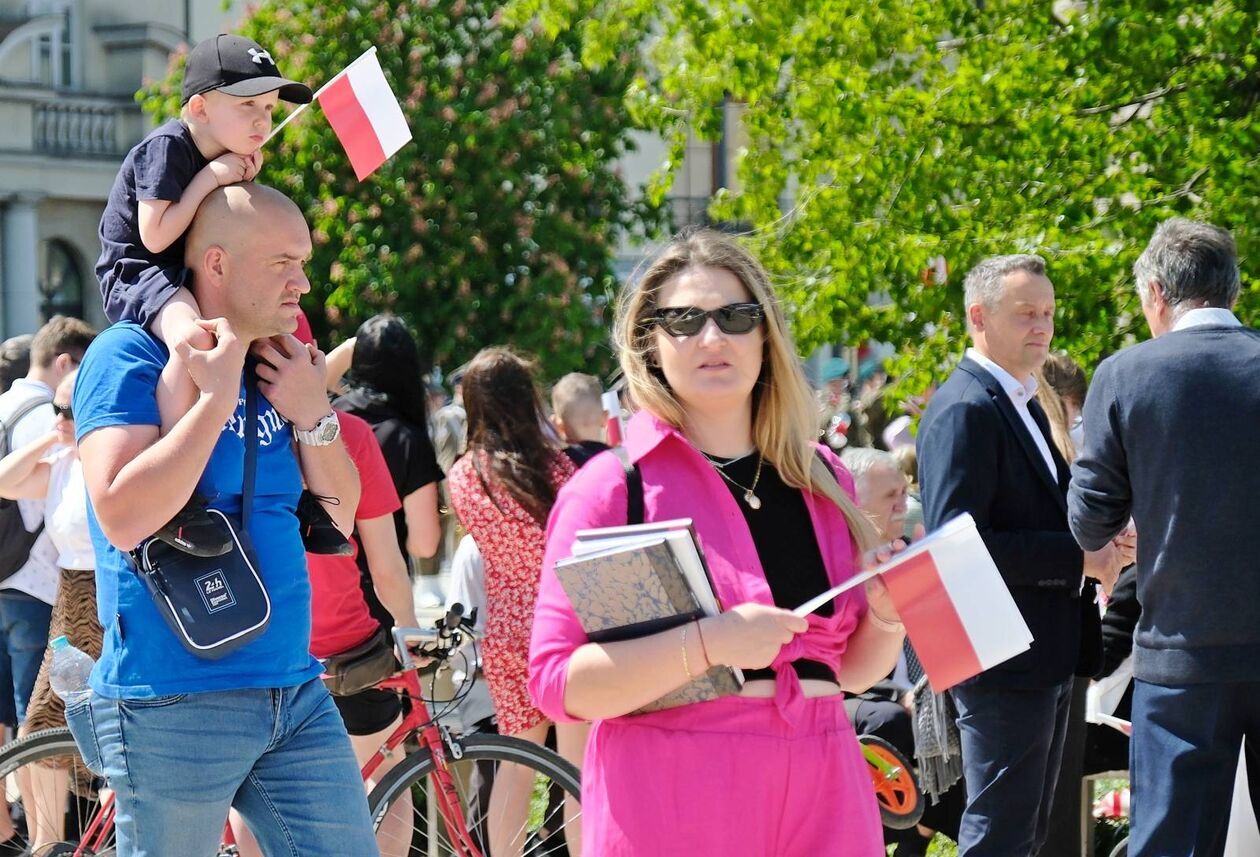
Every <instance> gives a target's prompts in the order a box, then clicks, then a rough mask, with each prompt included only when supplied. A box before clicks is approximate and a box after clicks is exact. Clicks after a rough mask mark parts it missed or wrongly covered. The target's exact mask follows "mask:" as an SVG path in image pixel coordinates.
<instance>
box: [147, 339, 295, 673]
mask: <svg viewBox="0 0 1260 857" xmlns="http://www.w3.org/2000/svg"><path fill="white" fill-rule="evenodd" d="M244 441H245V464H244V468H243V469H244V484H243V485H242V488H241V519H240V521H235V520H233V519H231V518H229V517H228V516H227V515H225V514H223V513H222V512H220V511H219V510H218V509H208V510H207V512H208V513H209V514H210V517H211V518H213V519H214V520H215V522H216V523H218V524H219V525H220V526H221V527H222V528H223V531H224V533H225V534H226V535H230V537H231V541H232V549H231V550H230V551H228V552H227V553H226V554H224V555H223V556H216V557H198V556H192V555H191V554H186V553H184V552H183V551H181V550H179V549H177V548H174V547H171V546H170V545H168V544H167V543H166V542H163V541H161V540H159V539H155V538H150V539H147V540H146V541H144V542H143V543H141V545H140V546H139V547H137V548H136V549H135V550H133V551H132V552H131V556H132V559H133V561H134V562H135V566H136V573H137V574H138V575H139V576H140V579H141V580H142V581H144V585H145V588H146V589H148V590H149V596H150V597H151V598H152V599H153V603H154V604H155V605H156V606H157V609H158V612H159V613H161V614H162V618H163V619H164V620H165V621H166V624H167V626H168V627H169V628H170V629H171V632H172V633H173V634H174V635H175V637H176V638H177V639H178V640H179V641H180V643H182V644H183V646H184V648H185V649H187V650H188V651H189V652H191V653H192V654H194V655H196V656H197V657H199V658H203V659H206V660H218V659H219V658H221V657H223V656H224V655H227V654H230V653H231V652H234V651H236V650H237V649H239V648H240V647H241V646H244V645H245V644H246V643H249V642H250V641H252V640H254V639H256V638H257V637H259V636H260V635H261V634H262V633H263V632H264V631H266V630H267V625H268V623H269V622H270V621H271V599H270V598H269V597H268V596H267V587H266V586H265V585H264V583H263V580H262V575H261V574H260V573H259V571H258V559H257V556H256V554H255V552H254V546H253V543H252V542H251V541H250V538H249V533H248V532H247V531H246V530H245V526H244V524H243V523H242V522H244V521H248V520H249V519H250V513H251V512H252V511H253V508H254V478H255V471H256V470H257V466H258V381H257V378H256V376H255V375H254V371H253V366H252V364H251V365H249V366H248V368H247V370H246V375H245V437H244Z"/></svg>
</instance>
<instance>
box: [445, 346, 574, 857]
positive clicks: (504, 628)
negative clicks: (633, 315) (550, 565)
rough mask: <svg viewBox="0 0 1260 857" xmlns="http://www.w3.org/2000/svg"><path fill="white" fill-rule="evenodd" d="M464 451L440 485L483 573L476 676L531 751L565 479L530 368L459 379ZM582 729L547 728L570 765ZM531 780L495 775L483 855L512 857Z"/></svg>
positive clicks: (492, 359)
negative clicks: (537, 641) (550, 544)
mask: <svg viewBox="0 0 1260 857" xmlns="http://www.w3.org/2000/svg"><path fill="white" fill-rule="evenodd" d="M463 386H464V407H465V409H466V410H467V412H468V451H467V452H466V453H465V454H464V457H463V458H461V459H460V460H459V461H457V462H455V464H454V466H452V467H451V472H450V473H449V474H448V476H447V483H446V484H447V490H448V491H449V492H450V496H451V505H452V506H453V507H454V510H455V514H456V515H457V516H458V517H459V520H460V523H461V524H463V526H464V528H465V529H466V530H467V531H468V532H469V534H471V535H472V537H473V541H474V542H476V544H477V547H478V548H479V549H480V550H481V554H482V556H483V557H484V559H485V565H486V615H485V617H484V622H483V625H482V627H483V628H484V637H483V639H482V643H481V658H482V669H483V672H484V674H485V677H486V682H487V684H488V685H489V687H490V696H491V698H492V699H493V701H494V707H495V713H496V715H497V718H498V726H499V732H500V734H503V735H512V736H515V737H517V738H524V739H526V740H529V741H533V742H535V743H538V744H541V743H543V741H544V740H545V739H546V736H547V731H548V729H549V728H550V727H551V726H552V723H551V721H549V720H548V719H547V718H546V716H545V715H544V714H543V713H542V712H541V711H539V710H538V709H537V708H535V707H534V705H533V703H532V702H531V701H530V698H529V690H528V686H527V685H528V679H529V672H528V659H529V640H530V632H531V630H532V628H533V622H534V602H535V600H536V599H537V597H538V579H539V575H540V573H541V569H542V559H543V543H544V531H545V528H546V525H547V515H548V514H549V513H550V511H551V506H552V504H553V503H554V502H555V499H556V493H557V492H558V491H559V490H560V486H561V485H563V484H564V483H565V482H567V481H568V479H569V477H570V476H572V475H573V471H574V466H573V464H572V463H571V462H570V460H569V458H568V457H567V456H566V455H565V454H564V453H563V452H562V451H560V449H559V448H558V447H557V446H556V445H555V444H554V443H553V442H552V441H551V439H550V438H549V437H548V435H547V434H546V431H545V429H544V425H545V415H544V413H543V409H542V398H541V396H540V394H539V392H538V388H537V387H536V386H535V384H534V379H533V375H532V373H531V367H530V365H529V364H528V363H527V362H526V361H525V360H523V359H522V358H521V357H519V356H517V355H516V354H514V353H513V352H511V351H509V350H507V349H505V348H486V349H483V350H482V351H481V352H480V353H479V354H478V355H477V356H476V357H475V358H473V360H472V362H471V363H470V364H469V365H468V368H467V370H466V371H465V373H464V382H463ZM586 731H587V727H586V725H585V724H564V725H561V726H558V727H557V730H556V741H557V748H558V749H559V752H560V753H561V755H563V756H564V757H565V758H567V759H568V760H569V761H571V762H573V763H574V764H575V765H576V764H580V763H581V758H582V752H583V750H584V749H585V745H586ZM532 779H533V774H532V772H530V771H529V770H527V769H524V768H521V767H519V766H517V765H511V764H504V765H501V766H500V768H499V770H498V772H497V773H496V774H495V782H494V787H493V789H492V791H491V795H490V807H489V813H488V814H489V820H490V824H489V832H490V852H491V853H492V854H494V855H495V857H504V855H518V854H520V853H521V852H522V849H523V848H524V845H525V843H524V841H523V839H522V834H521V831H522V830H523V828H524V826H525V825H524V819H525V816H526V815H527V813H528V811H529V805H528V801H529V795H530V788H531V785H532ZM574 809H575V807H566V813H565V815H566V818H567V819H569V820H570V823H568V824H567V825H566V828H565V831H566V839H567V840H568V842H569V846H570V851H571V852H572V853H575V854H576V853H577V851H578V849H577V847H576V845H577V843H576V837H577V835H578V833H577V831H578V827H577V825H576V823H575V821H576V819H573V818H572V815H573V810H574Z"/></svg>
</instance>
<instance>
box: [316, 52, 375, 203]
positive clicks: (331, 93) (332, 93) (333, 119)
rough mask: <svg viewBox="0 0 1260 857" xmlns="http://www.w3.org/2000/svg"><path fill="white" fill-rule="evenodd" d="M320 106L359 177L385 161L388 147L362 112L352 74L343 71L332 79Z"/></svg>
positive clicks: (369, 173) (362, 176)
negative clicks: (351, 79)
mask: <svg viewBox="0 0 1260 857" xmlns="http://www.w3.org/2000/svg"><path fill="white" fill-rule="evenodd" d="M319 106H320V107H322V108H323V109H324V115H325V116H327V117H328V124H329V125H332V128H333V132H334V133H335V134H336V135H337V139H339V140H340V141H341V145H342V146H343V147H344V148H345V150H346V156H347V157H349V158H350V165H351V166H352V167H354V174H355V176H357V177H358V179H359V181H363V179H365V178H367V177H368V176H369V175H371V174H372V171H373V170H375V169H376V168H377V167H379V166H380V165H381V164H383V163H385V150H384V149H383V148H382V147H381V141H380V139H379V138H378V137H377V136H376V130H375V129H374V128H373V127H372V123H371V121H369V120H368V117H367V114H366V113H364V112H363V105H361V104H360V103H359V99H358V98H357V97H356V96H355V94H354V88H353V87H352V86H351V85H350V75H348V74H343V75H342V76H341V77H339V78H338V79H337V80H335V81H333V83H332V84H330V85H329V87H328V88H327V89H325V90H324V91H323V92H322V93H320V96H319Z"/></svg>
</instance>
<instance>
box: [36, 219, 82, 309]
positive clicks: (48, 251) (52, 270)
mask: <svg viewBox="0 0 1260 857" xmlns="http://www.w3.org/2000/svg"><path fill="white" fill-rule="evenodd" d="M83 271H84V265H83V262H82V259H81V258H80V256H79V253H78V251H77V250H75V249H74V247H73V246H71V245H70V243H69V242H67V241H63V240H62V239H60V238H53V239H50V240H48V241H45V242H44V270H43V275H42V276H41V277H40V283H39V291H40V296H41V298H42V300H41V303H40V313H41V315H42V316H43V318H44V321H47V320H48V319H50V318H52V317H53V316H54V315H58V314H60V315H68V316H73V317H74V318H82V317H83V284H84V281H85V278H84V275H83Z"/></svg>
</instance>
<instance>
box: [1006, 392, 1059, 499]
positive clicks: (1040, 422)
mask: <svg viewBox="0 0 1260 857" xmlns="http://www.w3.org/2000/svg"><path fill="white" fill-rule="evenodd" d="M1028 413H1030V414H1032V418H1033V422H1035V423H1036V424H1037V428H1039V429H1041V436H1042V437H1044V438H1045V439H1046V446H1047V447H1049V449H1050V458H1051V460H1052V461H1054V469H1055V472H1056V473H1057V474H1058V476H1059V481H1058V482H1056V483H1055V484H1054V496H1055V498H1056V499H1058V501H1059V505H1060V506H1062V507H1063V511H1064V512H1067V485H1068V480H1069V479H1071V478H1072V472H1071V471H1070V470H1069V469H1068V464H1067V461H1066V460H1064V458H1063V455H1062V453H1060V452H1059V448H1058V447H1057V446H1055V443H1054V433H1053V432H1052V431H1051V430H1050V418H1049V417H1048V416H1047V415H1046V412H1045V409H1044V408H1042V407H1041V402H1038V401H1037V400H1036V399H1033V400H1032V401H1031V402H1029V403H1028ZM1016 416H1017V417H1018V416H1019V415H1018V414H1016ZM1040 454H1041V453H1040V450H1038V455H1040ZM1042 470H1043V471H1044V470H1045V468H1044V467H1043V468H1042Z"/></svg>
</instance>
